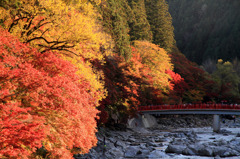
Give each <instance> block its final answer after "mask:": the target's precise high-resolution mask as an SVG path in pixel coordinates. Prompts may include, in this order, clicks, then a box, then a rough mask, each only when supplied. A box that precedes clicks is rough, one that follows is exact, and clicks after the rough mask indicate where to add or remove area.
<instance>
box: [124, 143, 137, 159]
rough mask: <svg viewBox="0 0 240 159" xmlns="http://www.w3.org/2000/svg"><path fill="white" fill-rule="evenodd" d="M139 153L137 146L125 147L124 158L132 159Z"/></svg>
mask: <svg viewBox="0 0 240 159" xmlns="http://www.w3.org/2000/svg"><path fill="white" fill-rule="evenodd" d="M138 151H139V147H138V146H129V147H127V149H126V151H125V155H124V156H125V157H129V158H133V157H135V156H136V155H137V153H138Z"/></svg>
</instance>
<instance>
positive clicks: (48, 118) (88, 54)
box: [0, 0, 240, 159]
mask: <svg viewBox="0 0 240 159" xmlns="http://www.w3.org/2000/svg"><path fill="white" fill-rule="evenodd" d="M177 2H178V1H169V4H171V5H172V4H173V3H175V5H176V6H178V7H179V6H180V8H181V9H182V10H185V11H186V14H189V15H185V17H182V20H186V19H187V20H189V21H192V20H195V21H194V22H196V23H197V22H199V19H194V16H197V17H198V16H199V17H198V18H200V19H201V17H204V15H205V14H207V13H208V12H207V11H208V7H210V4H211V5H213V3H210V2H208V1H203V0H202V1H201V3H203V2H204V4H205V3H206V5H203V6H204V7H203V9H202V10H203V11H202V12H201V16H200V15H198V14H199V12H196V14H197V15H194V14H192V13H191V12H190V11H188V9H189V10H192V9H194V7H195V11H198V10H197V9H196V7H197V6H192V4H193V2H196V1H192V2H190V1H181V2H185V3H186V4H188V5H189V8H188V9H186V8H185V6H184V4H185V3H184V4H181V3H177ZM231 2H232V3H229V4H228V5H223V6H222V7H223V8H225V7H230V6H231V5H232V4H233V3H234V4H235V5H238V4H239V3H237V2H236V1H231ZM199 3H200V2H199ZM201 3H200V4H201ZM216 5H217V4H216ZM217 6H218V5H217ZM235 7H236V6H235ZM168 9H169V6H168V3H167V2H166V1H165V0H41V1H40V0H2V1H0V88H1V89H0V132H1V133H0V158H3V159H7V158H17V159H22V158H48V157H49V158H57V159H66V158H69V159H70V158H73V155H74V154H84V153H87V152H88V151H89V150H90V149H91V148H92V147H93V146H95V145H96V144H97V138H96V135H95V133H96V132H97V127H100V126H109V125H111V126H113V125H114V124H119V123H121V124H126V122H127V120H128V119H130V118H131V117H134V116H135V115H137V113H138V111H137V110H138V108H139V107H140V106H142V105H159V104H182V103H199V102H202V103H203V102H220V101H221V100H228V101H231V102H239V101H240V94H239V88H240V78H239V77H240V62H239V60H238V59H235V60H234V61H233V62H225V61H223V60H220V59H219V60H218V62H216V61H214V60H211V59H209V60H208V61H206V62H204V63H203V65H202V66H201V67H200V66H199V65H197V64H196V63H194V62H191V61H189V60H188V59H187V58H186V56H184V55H183V54H182V53H181V51H180V50H179V49H178V47H177V46H176V42H175V38H174V28H173V25H172V17H171V14H170V13H169V11H168ZM170 9H172V8H170ZM216 9H217V8H216ZM177 11H178V8H177V9H176V10H175V12H176V14H177ZM210 11H211V10H209V12H210ZM233 12H234V11H233ZM216 13H217V12H216ZM227 13H228V12H227ZM227 13H226V14H227ZM234 13H235V12H234ZM219 14H220V13H219ZM228 14H230V13H228ZM173 15H174V14H173ZM222 15H225V13H222ZM234 15H235V18H236V17H237V16H238V14H234ZM179 16H180V15H179ZM188 16H189V17H190V18H186V17H188ZM216 16H218V14H216ZM225 20H226V19H225ZM235 20H236V19H235ZM209 21H211V20H210V19H209ZM215 21H217V19H216V18H215V19H214V20H213V22H215ZM174 22H176V21H174ZM204 22H205V21H204ZM213 22H212V21H211V26H214V25H215V23H214V25H213ZM229 22H232V23H230V24H232V25H230V26H234V27H233V28H232V29H233V30H234V31H236V34H235V35H234V36H237V35H238V33H239V27H238V26H239V25H238V24H239V23H238V22H239V21H238V20H236V21H233V20H232V19H231V20H230V21H229ZM209 23H210V22H209ZM209 23H206V25H207V24H209ZM224 23H226V22H224ZM181 24H182V25H183V24H184V25H186V23H181ZM216 24H217V22H216ZM184 25H183V26H182V27H177V26H176V31H175V34H176V35H177V36H178V37H179V35H178V33H183V32H185V30H184V29H186V28H187V29H189V28H190V30H191V29H192V27H193V26H192V25H191V24H190V22H189V24H187V25H186V26H184ZM188 25H189V26H188ZM199 26H200V24H198V23H197V24H196V25H195V27H196V28H198V29H197V31H193V30H191V34H190V33H189V32H188V30H186V33H187V34H186V35H187V37H188V38H187V40H191V41H186V43H187V44H191V43H194V42H197V45H196V46H194V47H190V48H191V52H194V51H196V52H197V51H199V49H204V47H197V46H199V45H201V46H203V44H204V45H205V41H202V40H201V38H200V37H199V38H198V36H200V35H202V36H204V37H205V38H207V39H208V38H209V39H211V38H210V36H206V35H205V34H203V33H202V32H200V30H201V28H199ZM207 26H208V25H207ZM230 26H229V27H230ZM219 27H220V26H219ZM179 28H181V29H183V30H181V31H183V32H181V31H178V30H179ZM212 29H213V30H214V31H212ZM210 30H211V32H210ZM219 30H221V31H222V34H224V35H229V36H225V38H226V40H229V39H227V38H230V37H231V38H238V39H239V37H232V36H233V34H227V33H226V32H224V31H230V32H231V31H232V30H231V29H229V28H226V29H225V30H224V29H223V28H218V27H217V26H216V27H214V28H211V27H210V29H209V28H207V29H202V30H201V31H205V32H206V34H207V35H208V34H209V35H210V33H211V34H213V35H215V34H216V37H218V35H222V34H219V32H217V31H219ZM198 31H199V32H198ZM205 32H204V33H205ZM193 33H194V37H192V35H193ZM197 33H199V34H197ZM230 35H231V36H230ZM178 37H177V44H178V45H179V40H178ZM191 38H194V39H191ZM221 38H222V37H221ZM238 39H236V41H234V42H235V43H237V42H238V41H237V40H238ZM184 42H185V41H184ZM221 42H222V41H221V40H220V41H219V43H216V42H215V43H210V42H209V43H208V45H209V48H212V45H213V44H214V45H215V44H216V45H218V48H219V49H220V50H221V49H224V48H225V47H226V48H229V47H232V46H233V44H235V43H230V42H225V43H221ZM231 42H232V41H231ZM191 46H192V45H191ZM234 46H235V45H234ZM179 48H180V49H181V46H179ZM234 49H236V48H233V49H231V50H234ZM186 53H188V52H187V51H186ZM204 53H205V52H204ZM191 55H192V54H191ZM196 55H198V56H199V57H198V58H199V59H200V58H202V56H200V55H199V54H196ZM209 55H212V54H209ZM218 55H219V56H218ZM224 55H225V56H226V57H228V56H229V53H228V52H227V51H225V53H224ZM193 57H195V54H194V56H193ZM196 57H197V56H196ZM208 57H209V56H207V55H206V57H205V56H203V59H205V58H208ZM219 57H220V54H218V52H216V57H214V58H219ZM201 61H202V60H200V61H197V62H201ZM12 134H14V136H13V135H12Z"/></svg>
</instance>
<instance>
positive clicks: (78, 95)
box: [0, 29, 98, 158]
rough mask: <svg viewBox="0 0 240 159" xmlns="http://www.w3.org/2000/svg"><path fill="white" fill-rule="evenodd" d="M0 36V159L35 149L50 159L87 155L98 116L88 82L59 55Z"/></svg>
mask: <svg viewBox="0 0 240 159" xmlns="http://www.w3.org/2000/svg"><path fill="white" fill-rule="evenodd" d="M0 32H1V34H0V50H1V51H0V70H1V71H0V72H1V76H0V77H1V78H0V87H1V91H0V97H1V98H0V107H1V109H0V123H1V126H0V131H1V133H0V155H1V158H22V157H25V156H28V157H29V156H30V154H31V153H33V152H34V151H35V150H36V148H40V147H41V146H44V147H45V148H46V149H47V150H48V152H49V154H48V155H49V157H51V158H72V156H73V154H72V153H74V152H76V153H86V152H88V150H89V149H90V148H91V147H93V146H94V145H96V142H97V139H96V136H95V132H96V121H95V118H96V114H97V112H98V111H97V110H96V106H97V103H98V98H97V97H96V96H94V95H93V94H91V93H89V92H90V90H91V87H90V82H88V81H86V80H84V79H85V78H83V77H84V74H79V73H77V68H76V67H75V66H74V65H73V64H71V63H70V62H69V61H67V60H63V59H62V58H61V56H60V55H56V53H53V52H50V51H46V52H44V53H39V52H38V51H37V50H36V49H33V48H31V47H29V46H28V45H25V44H23V43H21V42H19V40H17V39H16V38H15V37H13V36H11V35H9V33H7V31H3V30H2V29H1V30H0ZM76 148H78V149H76ZM77 150H78V151H77Z"/></svg>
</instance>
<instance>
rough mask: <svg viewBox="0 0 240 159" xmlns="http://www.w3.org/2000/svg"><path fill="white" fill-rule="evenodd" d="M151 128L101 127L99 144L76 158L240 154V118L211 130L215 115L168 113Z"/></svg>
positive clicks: (233, 158)
mask: <svg viewBox="0 0 240 159" xmlns="http://www.w3.org/2000/svg"><path fill="white" fill-rule="evenodd" d="M157 121H158V124H157V125H155V126H154V127H152V128H148V129H146V128H143V127H136V128H132V129H129V128H122V127H113V128H112V129H109V128H99V132H98V134H97V136H98V140H99V141H98V144H97V146H96V147H94V148H93V149H91V150H90V152H89V153H88V154H85V155H76V156H75V158H76V159H125V158H134V159H145V158H154V159H158V158H165V159H168V158H171V159H172V158H173V159H198V158H199V159H215V158H216V159H217V158H227V159H228V158H229V159H239V158H240V119H239V118H237V119H236V122H235V123H234V122H233V121H232V120H226V122H225V123H224V124H223V123H221V131H220V132H219V133H214V132H213V131H212V128H211V125H212V116H203V115H199V116H190V115H187V116H165V117H161V118H158V119H157Z"/></svg>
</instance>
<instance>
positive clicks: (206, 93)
mask: <svg viewBox="0 0 240 159" xmlns="http://www.w3.org/2000/svg"><path fill="white" fill-rule="evenodd" d="M171 60H172V63H173V64H174V72H176V73H178V74H180V75H181V77H182V78H183V79H184V84H183V85H182V86H183V88H181V89H183V90H184V92H183V93H181V97H182V102H183V103H190V102H201V101H205V102H206V101H216V98H217V90H216V83H215V82H214V80H213V78H212V77H211V76H210V75H209V74H207V73H206V72H205V71H203V70H202V69H200V68H199V67H198V65H197V64H196V63H193V62H191V61H189V60H188V59H187V58H186V57H185V56H184V55H183V54H182V53H181V52H180V51H179V50H178V49H177V48H176V47H174V48H173V51H172V52H171ZM182 86H181V87H182Z"/></svg>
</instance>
